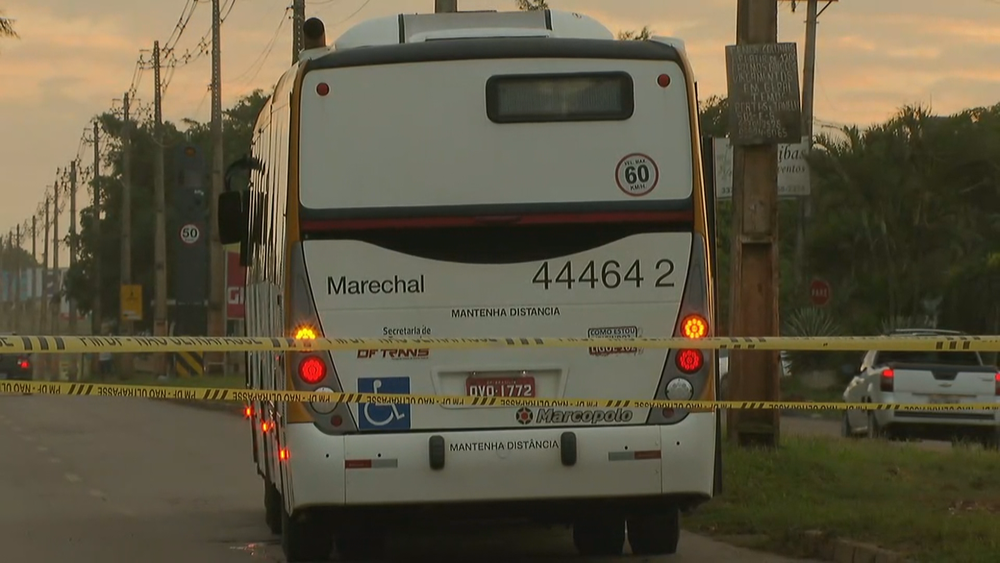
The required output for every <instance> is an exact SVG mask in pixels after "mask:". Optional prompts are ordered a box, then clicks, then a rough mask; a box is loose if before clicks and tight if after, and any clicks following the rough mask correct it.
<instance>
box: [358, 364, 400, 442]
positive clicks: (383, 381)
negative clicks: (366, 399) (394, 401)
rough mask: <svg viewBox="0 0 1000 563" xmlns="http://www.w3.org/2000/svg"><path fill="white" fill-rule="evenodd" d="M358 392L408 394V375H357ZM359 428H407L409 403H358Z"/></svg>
mask: <svg viewBox="0 0 1000 563" xmlns="http://www.w3.org/2000/svg"><path fill="white" fill-rule="evenodd" d="M358 393H386V394H389V395H409V394H410V378H409V377H359V378H358ZM358 415H359V416H358V423H359V424H358V427H359V428H358V429H359V430H409V429H410V421H411V416H410V405H385V404H376V403H358Z"/></svg>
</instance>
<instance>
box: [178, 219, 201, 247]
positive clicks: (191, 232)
mask: <svg viewBox="0 0 1000 563" xmlns="http://www.w3.org/2000/svg"><path fill="white" fill-rule="evenodd" d="M200 238H201V229H199V228H198V225H195V224H194V223H188V224H186V225H184V226H183V227H181V242H183V243H184V244H194V243H196V242H198V239H200Z"/></svg>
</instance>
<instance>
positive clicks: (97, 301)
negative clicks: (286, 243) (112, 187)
mask: <svg viewBox="0 0 1000 563" xmlns="http://www.w3.org/2000/svg"><path fill="white" fill-rule="evenodd" d="M90 185H91V186H92V187H93V198H94V200H93V206H94V306H93V307H92V308H91V311H90V330H91V331H92V332H91V334H93V335H95V336H98V335H100V334H102V332H103V331H102V330H101V327H102V325H103V324H104V323H103V322H102V321H103V320H104V313H103V310H104V307H103V306H102V305H101V291H102V290H103V287H104V284H103V283H102V281H103V280H102V279H101V278H102V277H103V275H102V274H101V269H102V268H101V259H102V257H103V255H104V252H102V247H103V241H104V237H103V236H101V129H100V125H99V124H98V123H97V120H96V119H95V120H94V174H93V178H92V179H91V184H90Z"/></svg>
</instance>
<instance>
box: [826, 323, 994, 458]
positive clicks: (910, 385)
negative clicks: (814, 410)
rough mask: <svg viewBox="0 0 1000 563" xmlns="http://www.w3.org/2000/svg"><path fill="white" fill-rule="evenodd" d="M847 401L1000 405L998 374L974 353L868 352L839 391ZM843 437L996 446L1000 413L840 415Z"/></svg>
mask: <svg viewBox="0 0 1000 563" xmlns="http://www.w3.org/2000/svg"><path fill="white" fill-rule="evenodd" d="M893 334H894V335H910V336H916V335H925V336H926V335H943V334H947V335H951V334H955V335H957V334H961V333H956V332H947V331H928V330H916V329H914V330H901V331H896V332H894V333H893ZM844 400H845V401H846V402H848V403H879V404H892V403H898V404H927V405H933V404H935V403H939V404H948V403H958V404H960V403H979V404H983V403H996V402H1000V371H998V370H997V368H996V367H995V366H987V365H984V364H983V360H982V357H981V356H980V355H979V353H977V352H968V351H962V352H958V351H926V352H915V351H914V352H892V351H883V350H871V351H869V352H868V353H867V354H865V357H864V360H863V361H862V363H861V366H860V369H859V370H858V374H857V375H856V376H854V379H852V380H851V382H850V383H849V384H848V385H847V389H845V390H844ZM841 433H842V434H843V435H844V436H846V437H857V436H868V437H871V438H883V437H884V438H890V439H931V440H933V439H942V440H964V439H971V440H974V441H977V442H980V443H982V444H983V445H984V446H986V447H988V448H993V449H995V448H997V447H1000V413H998V412H997V411H989V410H962V411H932V410H927V411H923V410H921V411H896V410H871V411H861V410H851V411H845V412H844V417H843V426H842V430H841Z"/></svg>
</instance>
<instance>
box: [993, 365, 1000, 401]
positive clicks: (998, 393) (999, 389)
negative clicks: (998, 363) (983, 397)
mask: <svg viewBox="0 0 1000 563" xmlns="http://www.w3.org/2000/svg"><path fill="white" fill-rule="evenodd" d="M994 381H996V384H995V389H996V390H995V391H994V393H995V394H996V396H997V397H1000V371H998V372H997V376H996V378H995V379H994Z"/></svg>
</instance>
